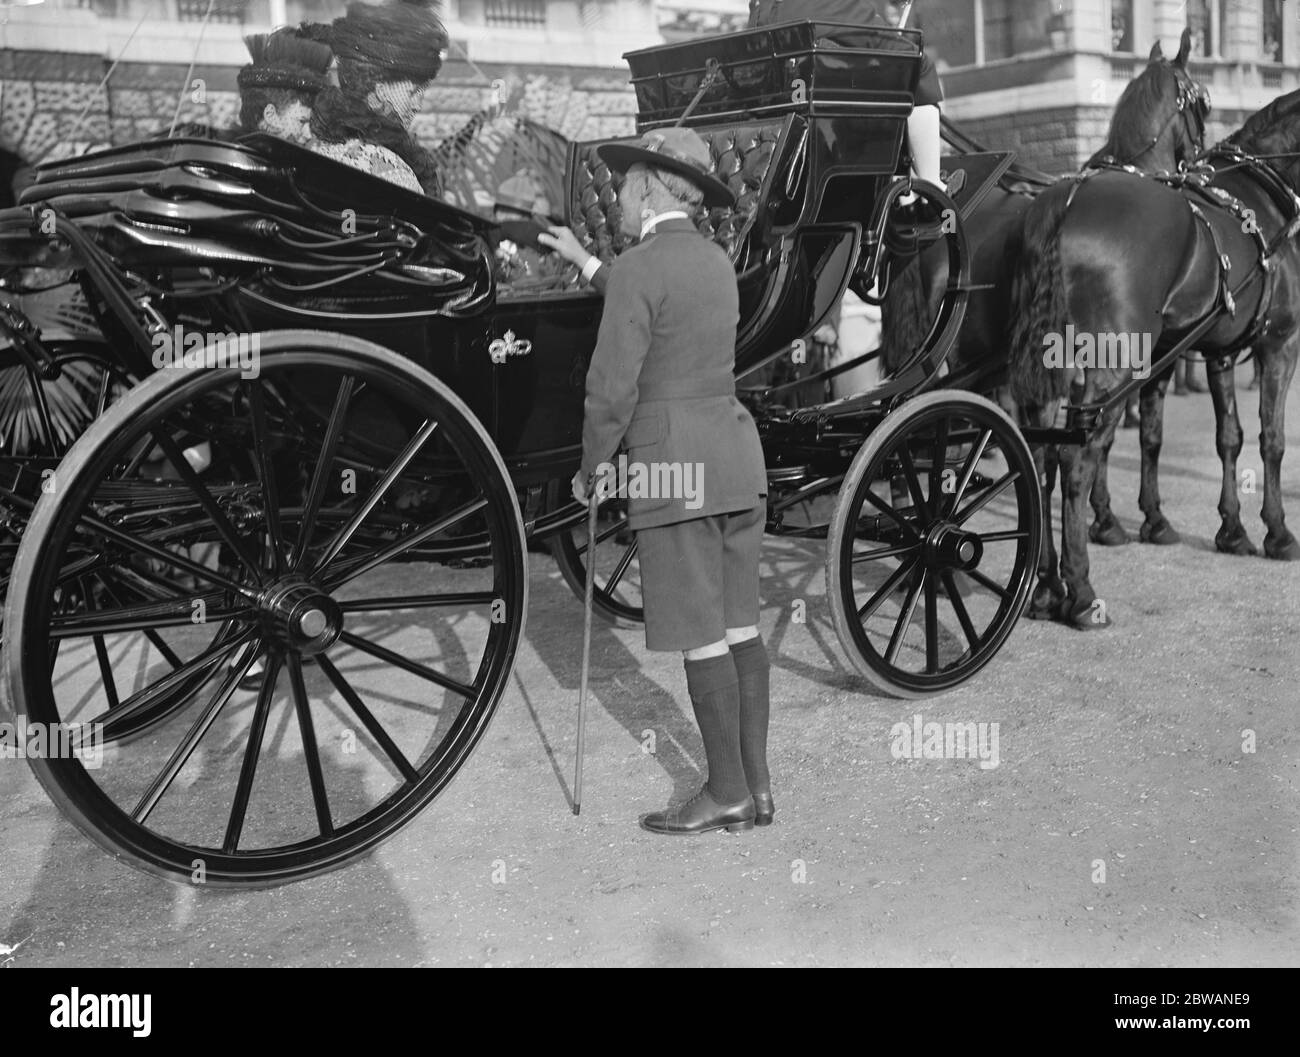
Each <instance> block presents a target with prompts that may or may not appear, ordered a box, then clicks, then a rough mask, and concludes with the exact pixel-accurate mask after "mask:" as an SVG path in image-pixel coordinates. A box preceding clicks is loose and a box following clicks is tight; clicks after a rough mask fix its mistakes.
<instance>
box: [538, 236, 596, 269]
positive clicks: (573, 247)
mask: <svg viewBox="0 0 1300 1057" xmlns="http://www.w3.org/2000/svg"><path fill="white" fill-rule="evenodd" d="M537 241H538V242H539V243H540V244H541V245H543V246H545V247H546V248H547V249H551V250H554V251H555V252H556V253H558V254H559V255H560V256H561V257H563V258H564V259H565V260H566V261H571V262H572V263H573V264H576V265H577V266H578V267H579V268H581V267H582V266H583V265H584V264H586V263H587V260H588V259H589V258H590V257H591V254H590V253H588V252H587V251H586V250H585V249H583V246H582V243H581V242H579V241H578V236H577V235H575V234H574V233H573V232H572V231H570V230H569V229H568V228H566V227H558V226H557V227H553V228H547V229H546V231H542V232H539V233H538V235H537Z"/></svg>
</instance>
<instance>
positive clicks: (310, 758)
mask: <svg viewBox="0 0 1300 1057" xmlns="http://www.w3.org/2000/svg"><path fill="white" fill-rule="evenodd" d="M288 661H289V685H290V687H292V688H293V706H294V711H295V712H296V713H297V714H298V732H299V734H300V735H301V736H302V752H303V756H304V757H306V760H307V780H308V781H309V782H310V783H311V800H312V803H313V804H314V805H315V806H316V824H317V826H318V827H319V828H320V835H321V836H322V837H332V836H333V835H334V819H333V818H332V817H331V815H330V802H329V796H328V795H327V794H326V792H325V774H324V772H323V771H322V770H321V766H320V749H319V748H317V746H316V728H315V727H314V726H313V725H312V721H311V702H310V701H309V700H308V698H307V688H306V686H304V685H303V681H302V660H301V658H299V656H298V655H297V654H296V653H290V654H289V655H288Z"/></svg>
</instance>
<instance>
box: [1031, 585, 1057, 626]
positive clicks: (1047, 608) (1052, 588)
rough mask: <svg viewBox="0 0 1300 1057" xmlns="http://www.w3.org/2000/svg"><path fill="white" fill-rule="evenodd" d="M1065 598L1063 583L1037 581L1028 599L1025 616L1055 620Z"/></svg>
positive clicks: (1032, 618)
mask: <svg viewBox="0 0 1300 1057" xmlns="http://www.w3.org/2000/svg"><path fill="white" fill-rule="evenodd" d="M1064 599H1065V585H1064V584H1059V583H1058V584H1052V583H1047V582H1044V581H1039V584H1038V586H1037V587H1036V588H1034V593H1033V596H1032V597H1031V598H1030V600H1029V608H1028V609H1027V610H1025V616H1027V617H1028V618H1029V619H1030V620H1055V619H1056V618H1057V613H1058V612H1059V610H1060V607H1061V603H1062V601H1064Z"/></svg>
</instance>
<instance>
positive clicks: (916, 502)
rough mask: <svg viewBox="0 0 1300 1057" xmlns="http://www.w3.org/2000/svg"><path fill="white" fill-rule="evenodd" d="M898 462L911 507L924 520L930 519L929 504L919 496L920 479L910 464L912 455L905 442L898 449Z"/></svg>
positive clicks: (923, 497)
mask: <svg viewBox="0 0 1300 1057" xmlns="http://www.w3.org/2000/svg"><path fill="white" fill-rule="evenodd" d="M898 462H899V465H900V466H902V468H903V477H904V478H905V479H906V480H907V491H908V493H909V494H910V495H911V496H912V505H913V506H914V507H916V512H917V513H918V514H921V515H923V516H924V517H926V518H929V517H931V516H932V514H931V511H930V504H929V503H927V502H926V501H925V496H923V495H922V494H921V478H920V477H919V476H918V475H917V472H916V464H915V463H914V462H912V453H911V451H909V450H908V447H907V444H906V442H904V443H902V444H900V445H899V447H898Z"/></svg>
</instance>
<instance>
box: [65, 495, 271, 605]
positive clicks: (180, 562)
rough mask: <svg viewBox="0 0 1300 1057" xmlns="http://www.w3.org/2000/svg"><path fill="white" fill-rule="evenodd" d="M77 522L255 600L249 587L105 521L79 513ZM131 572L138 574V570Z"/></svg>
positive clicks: (255, 594)
mask: <svg viewBox="0 0 1300 1057" xmlns="http://www.w3.org/2000/svg"><path fill="white" fill-rule="evenodd" d="M78 521H79V522H80V523H81V524H82V526H83V527H89V528H92V529H94V530H95V531H96V532H98V533H100V534H101V535H103V536H107V537H108V538H109V539H111V540H112V541H113V542H114V543H120V544H121V545H122V546H123V547H126V548H127V549H128V550H131V551H134V552H135V553H136V554H138V555H140V556H142V557H146V558H155V559H157V560H158V561H160V562H164V563H165V564H167V565H170V566H172V567H173V568H176V569H181V570H183V571H185V572H187V573H190V574H191V575H193V576H196V577H198V578H199V579H201V580H206V581H207V582H208V583H210V584H216V585H217V586H218V587H224V588H226V589H227V590H228V591H234V592H235V593H236V594H240V595H243V596H244V597H245V598H250V599H255V598H256V597H257V592H256V591H255V590H254V589H253V588H251V587H248V586H246V585H244V584H241V583H236V582H235V581H234V580H231V579H230V578H229V577H226V576H222V575H221V574H220V573H218V572H213V571H212V570H211V569H209V568H208V567H207V566H206V565H200V564H199V563H198V562H196V561H193V560H192V559H190V558H186V557H184V556H183V555H180V554H177V553H176V552H175V551H169V550H168V549H167V548H166V547H159V546H157V545H156V544H153V543H149V542H148V541H147V540H142V539H140V538H139V537H138V536H132V535H131V534H130V533H128V532H124V531H122V530H121V529H119V528H118V527H117V526H116V525H111V524H109V523H108V522H107V521H104V520H103V519H101V518H98V517H96V516H95V515H94V514H88V513H82V514H81V515H80V516H79V518H78ZM133 571H137V572H138V570H133ZM171 586H172V587H173V588H174V587H175V585H171Z"/></svg>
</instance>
